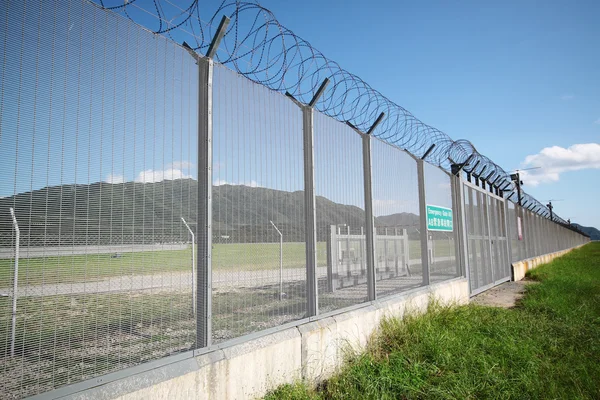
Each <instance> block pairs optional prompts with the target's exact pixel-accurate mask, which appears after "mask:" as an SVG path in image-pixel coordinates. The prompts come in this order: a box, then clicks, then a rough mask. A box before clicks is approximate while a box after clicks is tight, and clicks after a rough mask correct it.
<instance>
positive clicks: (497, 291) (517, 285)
mask: <svg viewBox="0 0 600 400" xmlns="http://www.w3.org/2000/svg"><path fill="white" fill-rule="evenodd" d="M535 283H536V282H535V281H516V282H505V283H503V284H501V285H498V286H496V287H493V288H491V289H488V290H486V291H485V292H483V293H480V294H478V295H477V296H474V297H473V298H472V299H471V303H474V304H479V305H481V306H490V307H501V308H512V307H514V306H515V305H516V304H517V301H519V300H520V299H521V298H522V297H523V296H524V295H525V287H526V286H527V285H531V284H535Z"/></svg>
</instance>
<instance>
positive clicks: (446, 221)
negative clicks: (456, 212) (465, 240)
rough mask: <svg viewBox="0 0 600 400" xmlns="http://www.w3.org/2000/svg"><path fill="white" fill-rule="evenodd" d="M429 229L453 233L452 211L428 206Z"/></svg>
mask: <svg viewBox="0 0 600 400" xmlns="http://www.w3.org/2000/svg"><path fill="white" fill-rule="evenodd" d="M427 229H428V230H430V231H443V232H452V229H453V223H452V209H451V208H446V207H440V206H432V205H429V204H427Z"/></svg>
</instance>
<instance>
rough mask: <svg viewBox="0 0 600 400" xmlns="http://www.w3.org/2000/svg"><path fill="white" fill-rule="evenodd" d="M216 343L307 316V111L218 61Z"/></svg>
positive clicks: (215, 127)
mask: <svg viewBox="0 0 600 400" xmlns="http://www.w3.org/2000/svg"><path fill="white" fill-rule="evenodd" d="M213 107H214V114H213V115H214V139H213V164H214V172H213V179H214V181H213V261H212V280H213V297H212V302H213V314H212V315H213V321H212V327H213V333H212V337H213V341H214V342H220V341H223V340H227V339H231V338H234V337H237V336H241V335H244V334H247V333H250V332H255V331H259V330H262V329H265V328H269V327H273V326H278V325H281V324H282V323H285V322H289V321H292V320H296V319H299V318H303V317H304V316H305V312H306V255H305V242H304V241H305V234H304V230H305V228H304V191H303V189H304V180H303V179H304V178H303V147H302V114H301V111H300V109H299V108H298V107H297V106H296V105H295V104H294V103H293V102H292V101H290V100H289V99H288V98H286V97H284V96H282V95H280V94H278V93H276V92H273V91H270V90H269V89H267V88H265V87H264V86H261V85H259V84H256V83H253V82H251V81H250V80H248V79H247V78H245V77H243V76H240V75H238V74H236V73H235V72H233V71H231V70H229V69H228V68H226V67H224V66H222V65H219V64H215V70H214V98H213Z"/></svg>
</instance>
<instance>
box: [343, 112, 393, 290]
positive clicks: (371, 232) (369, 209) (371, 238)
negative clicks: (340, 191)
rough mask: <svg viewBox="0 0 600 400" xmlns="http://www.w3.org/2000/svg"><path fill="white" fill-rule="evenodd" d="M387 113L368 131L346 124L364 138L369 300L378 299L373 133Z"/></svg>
mask: <svg viewBox="0 0 600 400" xmlns="http://www.w3.org/2000/svg"><path fill="white" fill-rule="evenodd" d="M383 117H385V113H383V112H382V113H381V114H379V116H378V117H377V119H376V120H375V122H374V123H373V125H371V127H370V128H369V130H368V131H367V132H364V133H363V132H361V131H360V130H359V129H358V128H357V127H356V126H354V125H352V123H350V121H346V124H347V125H348V126H349V127H351V128H352V129H354V130H355V131H356V132H357V133H358V134H359V135H360V136H361V138H362V143H363V146H362V150H363V177H364V189H365V234H366V244H367V246H366V247H367V249H366V260H367V296H368V299H369V300H371V301H372V300H376V299H377V290H376V288H375V279H376V276H375V260H376V259H377V258H376V257H375V218H374V217H373V189H372V176H373V175H372V173H371V170H372V165H371V134H372V133H373V131H374V130H375V128H376V127H377V125H379V124H380V123H381V121H382V120H383Z"/></svg>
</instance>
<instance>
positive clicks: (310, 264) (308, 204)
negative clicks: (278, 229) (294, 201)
mask: <svg viewBox="0 0 600 400" xmlns="http://www.w3.org/2000/svg"><path fill="white" fill-rule="evenodd" d="M328 84H329V79H327V78H325V79H324V80H323V82H322V83H321V86H319V88H318V89H317V91H316V92H315V94H314V96H313V98H312V99H311V101H310V102H309V103H308V104H302V103H301V102H299V101H298V100H296V99H295V98H294V96H293V95H291V94H290V93H287V92H286V96H288V97H289V98H290V99H291V100H292V101H293V102H294V103H295V104H296V105H297V106H298V107H300V109H301V110H302V137H303V148H304V224H305V232H306V236H305V240H306V314H307V316H309V317H312V316H316V315H318V314H319V293H318V283H319V282H318V280H317V217H316V211H315V210H316V195H315V162H314V158H315V149H314V130H313V109H314V107H315V105H316V104H317V101H319V99H320V98H321V96H322V95H323V92H324V91H325V88H327V85H328ZM331 245H332V246H333V245H335V243H332V244H331ZM333 261H334V262H335V261H336V260H333ZM328 278H329V276H328ZM328 282H330V280H329V279H328Z"/></svg>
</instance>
